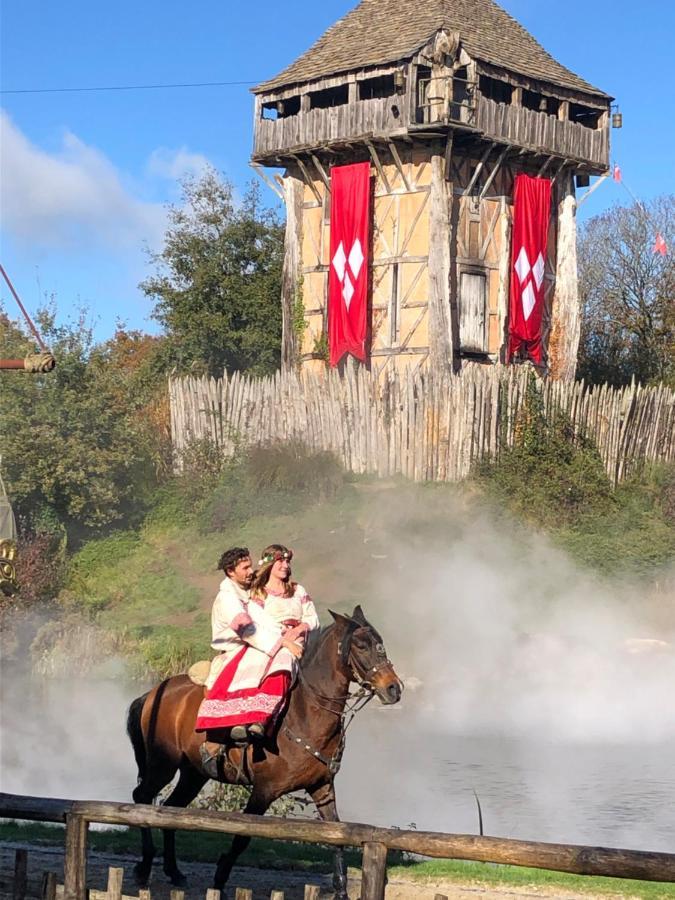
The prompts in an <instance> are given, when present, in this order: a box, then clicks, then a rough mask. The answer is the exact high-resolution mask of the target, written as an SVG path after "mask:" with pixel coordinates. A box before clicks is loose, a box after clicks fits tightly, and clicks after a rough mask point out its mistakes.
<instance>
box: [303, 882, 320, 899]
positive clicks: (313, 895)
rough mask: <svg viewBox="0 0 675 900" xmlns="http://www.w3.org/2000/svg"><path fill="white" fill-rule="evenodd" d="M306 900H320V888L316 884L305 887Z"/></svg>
mask: <svg viewBox="0 0 675 900" xmlns="http://www.w3.org/2000/svg"><path fill="white" fill-rule="evenodd" d="M304 900H319V888H318V886H317V885H316V884H306V885H305V897H304Z"/></svg>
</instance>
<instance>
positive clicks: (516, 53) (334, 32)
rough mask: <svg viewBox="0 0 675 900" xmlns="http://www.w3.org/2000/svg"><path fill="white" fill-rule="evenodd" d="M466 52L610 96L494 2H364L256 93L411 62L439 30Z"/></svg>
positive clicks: (539, 76)
mask: <svg viewBox="0 0 675 900" xmlns="http://www.w3.org/2000/svg"><path fill="white" fill-rule="evenodd" d="M442 28H445V29H446V30H447V31H450V32H453V31H458V32H459V33H460V37H461V40H462V44H463V46H464V47H465V48H466V51H467V53H469V55H470V56H473V57H474V58H475V59H479V60H482V61H483V62H488V63H492V64H493V65H496V66H501V67H503V68H505V69H509V70H510V71H511V72H517V73H519V74H521V75H526V76H529V77H530V78H537V79H541V80H542V81H547V82H549V83H552V84H556V85H559V86H561V87H566V88H571V89H572V90H576V91H584V92H586V93H590V94H596V95H600V96H602V97H606V96H607V94H605V93H604V92H603V91H601V90H599V89H598V88H595V87H593V86H592V85H590V84H589V83H588V82H587V81H584V80H583V78H579V76H578V75H575V74H574V72H570V70H569V69H566V68H565V67H564V66H562V65H561V64H560V63H559V62H556V60H555V59H553V57H552V56H551V55H550V54H549V53H547V52H546V50H544V48H543V47H542V46H541V44H539V43H538V42H537V41H536V40H535V39H534V38H533V37H532V35H531V34H530V33H529V32H528V31H526V30H525V29H524V28H523V26H522V25H520V24H519V23H518V22H517V21H516V20H515V19H514V18H513V17H512V16H510V15H509V14H508V13H507V12H506V11H505V10H503V9H502V8H501V6H498V5H497V4H496V3H495V2H494V0H361V2H360V3H359V5H358V6H357V7H356V8H355V9H353V10H352V11H351V12H350V13H348V14H347V15H346V16H344V18H342V19H339V20H338V21H337V22H336V23H335V25H332V26H331V27H330V28H329V29H328V31H326V33H325V34H324V35H323V36H322V37H321V38H319V40H318V41H317V42H316V43H315V44H314V45H313V46H312V47H310V49H309V50H307V52H306V53H303V54H302V56H300V57H299V58H298V59H297V60H296V61H295V62H294V63H292V65H290V66H288V68H286V69H284V70H283V72H281V73H280V74H279V75H277V76H276V78H272V79H270V80H269V81H266V82H264V83H263V84H260V85H258V87H256V88H255V92H256V93H259V92H262V91H271V90H275V89H278V88H281V87H287V86H288V85H291V84H300V83H302V82H305V81H313V80H315V79H319V78H325V77H327V76H329V75H336V74H338V73H340V72H347V71H350V70H353V69H360V68H363V67H366V66H377V65H384V64H386V63H389V62H395V61H396V60H399V59H406V58H409V57H411V56H413V55H414V54H415V53H416V52H417V51H418V50H419V49H420V48H421V47H423V46H424V44H426V43H427V41H428V40H429V39H430V38H431V37H432V35H434V34H436V32H437V31H439V30H440V29H442Z"/></svg>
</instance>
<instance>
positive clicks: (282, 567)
mask: <svg viewBox="0 0 675 900" xmlns="http://www.w3.org/2000/svg"><path fill="white" fill-rule="evenodd" d="M291 558H292V552H291V551H289V550H288V549H287V548H286V547H283V546H282V545H281V544H273V545H271V546H270V547H268V548H266V550H264V551H263V555H262V558H261V559H260V562H259V566H258V571H257V572H256V584H255V591H254V596H253V598H252V597H251V587H252V585H253V580H254V573H253V568H252V564H251V556H250V553H249V551H248V549H247V548H246V547H232V548H231V549H230V550H226V551H225V553H223V555H222V557H221V559H220V562H219V564H218V568H219V569H222V570H223V571H224V573H225V576H226V577H225V578H224V579H223V581H222V583H221V585H220V590H219V592H218V595H217V597H216V600H215V602H214V604H213V610H212V613H211V626H212V644H211V646H212V647H213V648H214V649H215V650H218V651H219V655H218V656H216V657H215V659H214V660H213V662H212V663H211V669H210V672H209V676H208V679H207V681H206V688H207V691H206V695H205V697H204V700H203V702H202V704H201V706H200V708H199V713H198V718H197V724H196V730H197V731H200V732H201V731H203V732H206V740H205V741H204V743H203V744H202V745H201V748H200V754H201V759H202V764H203V767H204V771H205V772H207V773H208V774H209V775H210V776H211V777H212V778H219V777H221V776H222V764H223V756H224V753H225V748H226V743H227V742H228V740H229V741H231V742H236V743H241V742H244V743H245V742H247V741H250V740H260V739H262V738H264V736H265V733H266V732H268V731H269V730H270V729H272V728H273V727H274V723H275V722H276V720H277V718H278V716H279V714H280V712H281V711H282V710H283V707H284V705H285V702H286V698H287V695H288V691H289V689H290V686H291V684H292V682H293V678H294V676H295V672H296V669H297V660H299V659H300V657H301V656H302V641H303V638H304V636H305V634H306V633H307V632H308V631H310V630H312V629H314V628H317V627H318V625H319V620H318V617H317V615H316V611H315V609H314V604H313V603H312V602H311V600H310V598H309V597H308V595H307V593H306V591H305V590H304V589H303V588H302V587H301V586H300V585H298V584H296V583H295V582H291V581H290V560H291ZM268 591H269V592H271V594H272V595H271V596H270V598H269V599H270V601H271V602H270V605H269V610H268V608H267V606H266V603H265V601H266V599H267V596H268ZM295 606H297V610H295ZM277 607H278V613H279V614H278V615H275V614H274V609H276V608H277ZM289 610H290V611H289ZM291 615H293V616H294V618H293V619H289V618H288V616H291Z"/></svg>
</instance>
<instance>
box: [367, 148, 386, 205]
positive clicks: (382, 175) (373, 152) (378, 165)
mask: <svg viewBox="0 0 675 900" xmlns="http://www.w3.org/2000/svg"><path fill="white" fill-rule="evenodd" d="M366 146H367V147H368V150H369V152H370V157H371V159H372V160H373V163H374V164H375V168H376V169H377V173H378V175H379V176H380V178H381V179H382V183H383V184H384V188H385V190H386V192H387V193H388V194H391V185H390V184H389V179H388V178H387V176H386V175H385V173H384V169H383V167H382V163H381V162H380V157H379V156H378V155H377V150H376V149H375V147H374V146H373V143H372V142H371V141H366Z"/></svg>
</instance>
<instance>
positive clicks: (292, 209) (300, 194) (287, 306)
mask: <svg viewBox="0 0 675 900" xmlns="http://www.w3.org/2000/svg"><path fill="white" fill-rule="evenodd" d="M304 193H305V185H304V182H303V181H302V179H300V178H297V177H296V176H295V175H294V174H292V173H291V172H290V171H288V172H286V175H285V177H284V194H285V199H286V237H285V239H284V264H283V268H282V273H281V331H282V338H281V367H282V369H283V370H284V371H287V370H289V369H292V368H293V367H294V366H295V364H296V360H297V359H298V357H299V355H300V354H301V353H302V347H298V340H297V335H296V332H295V311H296V304H297V302H298V299H300V298H298V291H299V289H300V276H301V273H302V203H303V198H304Z"/></svg>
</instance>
